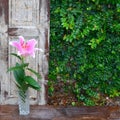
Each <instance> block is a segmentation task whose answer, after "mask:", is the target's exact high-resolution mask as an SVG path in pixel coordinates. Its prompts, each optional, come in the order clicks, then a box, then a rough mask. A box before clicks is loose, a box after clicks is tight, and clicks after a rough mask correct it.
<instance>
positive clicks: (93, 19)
mask: <svg viewBox="0 0 120 120" xmlns="http://www.w3.org/2000/svg"><path fill="white" fill-rule="evenodd" d="M50 14H51V19H50V20H51V22H50V23H51V24H50V27H51V29H50V30H51V32H50V43H51V44H50V64H49V65H50V66H49V94H50V95H52V94H53V93H54V84H56V83H57V82H58V78H59V79H60V80H61V81H63V82H64V83H66V82H68V81H69V83H70V84H69V86H66V87H65V86H64V89H65V92H67V91H71V92H72V93H74V94H75V96H76V98H77V100H78V101H80V102H82V103H83V105H98V104H99V101H101V96H108V97H116V96H120V0H74V1H73V0H65V1H61V0H51V12H50Z"/></svg>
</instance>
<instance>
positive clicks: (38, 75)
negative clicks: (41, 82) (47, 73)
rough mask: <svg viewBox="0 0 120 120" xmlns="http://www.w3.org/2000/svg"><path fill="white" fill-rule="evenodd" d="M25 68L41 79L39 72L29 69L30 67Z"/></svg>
mask: <svg viewBox="0 0 120 120" xmlns="http://www.w3.org/2000/svg"><path fill="white" fill-rule="evenodd" d="M27 69H28V70H29V71H30V72H32V73H34V74H35V75H36V76H37V78H38V79H41V76H40V74H39V73H38V72H36V71H34V70H32V69H30V68H27Z"/></svg>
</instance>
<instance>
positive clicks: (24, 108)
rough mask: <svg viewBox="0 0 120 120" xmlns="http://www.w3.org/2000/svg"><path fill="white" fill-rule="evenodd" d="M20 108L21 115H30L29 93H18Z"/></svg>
mask: <svg viewBox="0 0 120 120" xmlns="http://www.w3.org/2000/svg"><path fill="white" fill-rule="evenodd" d="M18 107H19V114H20V115H28V114H29V113H30V102H29V91H28V90H27V91H25V92H23V91H22V90H19V92H18Z"/></svg>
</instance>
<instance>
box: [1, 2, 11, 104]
mask: <svg viewBox="0 0 120 120" xmlns="http://www.w3.org/2000/svg"><path fill="white" fill-rule="evenodd" d="M7 24H8V0H0V104H4V103H5V100H6V99H8V95H9V94H10V92H9V87H8V84H9V83H10V81H8V74H7V73H6V71H7V67H8V66H7V65H8V63H7V62H8V57H7V52H8V48H7V46H8V41H7V38H8V35H7V33H6V31H7V28H8V26H7Z"/></svg>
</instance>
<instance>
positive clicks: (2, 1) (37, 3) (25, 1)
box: [0, 0, 49, 105]
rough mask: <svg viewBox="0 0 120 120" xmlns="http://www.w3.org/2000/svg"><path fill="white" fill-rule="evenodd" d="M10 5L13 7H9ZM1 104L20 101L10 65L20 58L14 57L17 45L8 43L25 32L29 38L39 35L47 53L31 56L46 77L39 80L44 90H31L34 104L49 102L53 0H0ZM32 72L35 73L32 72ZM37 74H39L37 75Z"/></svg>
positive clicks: (34, 66) (42, 46) (33, 65)
mask: <svg viewBox="0 0 120 120" xmlns="http://www.w3.org/2000/svg"><path fill="white" fill-rule="evenodd" d="M8 8H9V9H8ZM0 11H1V12H0V27H1V28H2V29H1V28H0V38H1V39H0V64H1V66H2V67H1V69H0V93H1V94H0V104H17V93H16V92H17V89H16V87H15V84H14V82H13V79H14V77H13V75H12V73H9V74H8V73H6V71H7V68H8V67H10V66H13V65H14V64H15V62H16V61H17V60H16V58H15V57H12V56H10V53H11V52H15V48H13V47H11V46H9V45H8V43H9V41H13V40H18V36H20V35H22V36H24V38H25V39H27V40H28V39H32V38H35V39H36V40H37V41H38V46H37V47H39V48H42V49H43V51H44V52H43V53H40V52H37V53H36V58H35V59H33V58H28V59H27V61H29V62H30V67H32V68H33V69H34V70H36V71H38V72H39V73H40V74H41V76H42V80H38V81H39V83H40V85H41V91H40V92H36V91H34V90H31V89H30V98H31V104H40V105H43V104H46V102H47V80H48V78H47V76H48V58H49V0H9V1H8V0H0ZM8 16H9V17H8ZM28 74H30V75H31V73H28ZM34 77H35V76H34Z"/></svg>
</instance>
